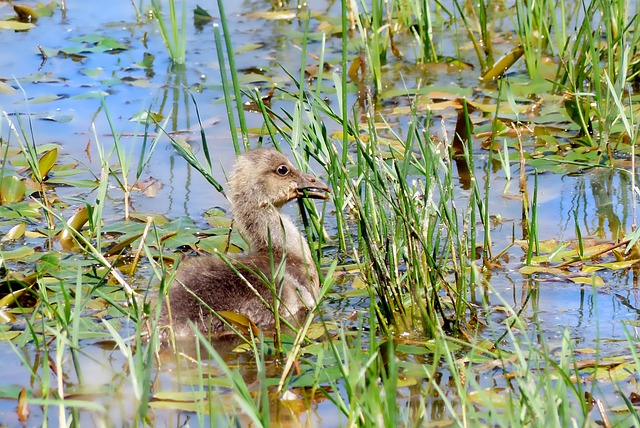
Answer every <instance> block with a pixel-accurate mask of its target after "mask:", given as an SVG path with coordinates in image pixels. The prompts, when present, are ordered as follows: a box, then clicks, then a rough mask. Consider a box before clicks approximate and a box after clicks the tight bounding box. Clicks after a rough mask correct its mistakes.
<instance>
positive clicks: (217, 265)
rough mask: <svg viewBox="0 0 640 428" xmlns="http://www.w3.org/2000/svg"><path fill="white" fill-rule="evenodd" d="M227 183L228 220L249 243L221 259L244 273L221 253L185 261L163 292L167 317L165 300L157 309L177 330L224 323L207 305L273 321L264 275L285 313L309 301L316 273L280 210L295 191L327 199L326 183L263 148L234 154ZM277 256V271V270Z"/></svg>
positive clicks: (217, 328) (219, 327) (218, 328)
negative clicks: (238, 253) (246, 249)
mask: <svg viewBox="0 0 640 428" xmlns="http://www.w3.org/2000/svg"><path fill="white" fill-rule="evenodd" d="M229 189H230V195H231V202H232V211H233V214H234V224H235V226H236V227H237V228H238V231H239V232H240V233H241V234H242V236H243V237H244V238H245V239H246V240H247V242H248V243H249V244H250V247H251V248H250V250H249V252H248V253H247V254H246V255H244V256H240V257H234V258H228V261H229V262H230V263H231V264H232V265H233V267H234V268H235V270H237V271H238V272H239V273H240V274H241V275H242V277H244V279H243V278H242V277H240V276H239V275H238V273H236V271H235V270H234V269H232V268H231V267H229V265H228V264H227V262H225V261H224V260H222V258H221V257H220V256H202V257H194V258H190V259H187V260H186V261H184V262H183V263H182V264H181V265H180V267H179V269H178V273H177V275H176V278H175V280H174V282H173V283H172V285H171V289H170V290H169V307H170V313H171V320H169V312H168V310H167V308H166V305H165V308H164V309H163V320H162V321H163V324H171V325H173V328H174V332H175V334H176V335H177V336H185V335H189V334H192V329H191V327H190V326H189V321H192V322H193V323H195V324H196V326H197V327H198V328H199V329H200V331H202V332H205V333H209V332H210V333H212V334H214V335H215V334H219V333H221V332H223V331H224V330H225V327H224V325H223V323H222V322H221V321H220V320H219V319H218V317H216V316H215V315H214V314H213V313H211V311H210V310H209V309H207V306H209V307H210V308H211V309H213V310H214V311H216V312H218V311H230V312H235V313H239V314H242V315H244V316H246V317H248V318H249V319H251V320H252V321H253V322H254V323H256V324H257V325H263V326H268V325H271V324H273V322H274V316H273V311H272V310H271V309H270V307H273V303H274V298H273V294H272V292H271V291H270V290H269V288H268V287H267V286H266V285H265V278H266V279H267V280H268V281H269V282H271V283H275V284H276V289H277V290H278V292H279V295H280V314H281V315H283V316H285V317H287V316H293V315H295V314H296V313H299V312H300V311H302V310H305V309H307V308H309V307H312V306H313V305H314V304H315V301H316V299H317V296H318V288H319V280H318V273H317V271H316V268H315V265H314V263H313V259H312V258H311V252H310V250H309V246H308V244H307V241H306V240H305V239H304V237H303V236H302V235H301V234H300V232H299V231H298V229H297V228H296V227H295V225H294V224H293V223H292V222H291V220H290V219H289V218H288V217H287V216H285V215H283V214H282V213H280V208H282V206H283V205H284V204H286V203H287V202H290V201H292V200H294V199H297V198H301V197H310V198H321V199H326V198H327V194H326V192H328V191H329V188H328V187H327V185H326V184H325V183H323V182H322V181H320V180H318V179H316V178H315V177H313V176H311V175H310V174H306V173H303V172H301V171H300V170H298V169H297V168H295V167H294V166H293V165H292V164H291V162H289V160H288V159H287V158H286V157H285V156H284V155H282V154H281V153H280V152H278V151H276V150H274V149H264V148H263V149H257V150H253V151H251V152H248V153H246V154H244V155H242V156H241V157H239V158H238V160H237V162H236V164H235V166H234V171H233V174H232V176H231V180H230V181H229ZM283 260H284V266H285V269H284V273H282V271H280V273H279V274H278V273H277V271H278V266H279V265H280V263H281V262H283ZM247 282H249V283H250V284H251V285H252V286H253V287H254V288H255V290H256V291H257V292H258V293H259V294H260V295H261V296H262V297H263V299H264V300H265V301H266V302H267V303H268V305H265V303H264V302H262V301H261V299H260V298H259V297H258V296H257V295H256V292H255V291H254V290H252V289H251V287H250V286H249V285H248V284H247ZM188 290H190V291H191V292H189V291H188ZM191 293H194V294H195V295H197V296H198V297H199V298H200V299H202V301H203V302H204V303H205V304H206V306H205V305H203V304H202V303H200V302H199V301H198V300H197V299H196V298H195V297H194V296H193V295H192V294H191Z"/></svg>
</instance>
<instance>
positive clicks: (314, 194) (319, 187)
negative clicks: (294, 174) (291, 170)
mask: <svg viewBox="0 0 640 428" xmlns="http://www.w3.org/2000/svg"><path fill="white" fill-rule="evenodd" d="M297 184H298V188H297V193H298V195H297V196H298V198H312V199H329V195H328V194H327V192H330V191H331V190H330V189H329V186H327V185H326V184H325V183H324V182H323V181H322V180H319V179H317V178H316V177H314V176H313V175H311V174H306V173H303V172H301V173H300V177H299V178H298V182H297Z"/></svg>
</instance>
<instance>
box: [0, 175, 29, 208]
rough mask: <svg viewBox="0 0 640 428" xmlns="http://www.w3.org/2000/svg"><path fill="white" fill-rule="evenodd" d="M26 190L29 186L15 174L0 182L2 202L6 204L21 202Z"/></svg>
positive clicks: (0, 200) (0, 199) (0, 198)
mask: <svg viewBox="0 0 640 428" xmlns="http://www.w3.org/2000/svg"><path fill="white" fill-rule="evenodd" d="M26 191H27V186H26V185H25V184H24V182H23V181H22V180H21V179H20V178H18V177H16V176H14V175H10V176H8V177H4V178H3V179H2V183H0V203H1V204H2V205H6V204H10V203H14V202H19V201H21V200H22V198H24V195H25V193H26Z"/></svg>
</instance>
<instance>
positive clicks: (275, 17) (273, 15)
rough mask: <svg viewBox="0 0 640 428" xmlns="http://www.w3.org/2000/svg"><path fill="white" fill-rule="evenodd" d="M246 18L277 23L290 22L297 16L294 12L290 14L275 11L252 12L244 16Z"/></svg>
mask: <svg viewBox="0 0 640 428" xmlns="http://www.w3.org/2000/svg"><path fill="white" fill-rule="evenodd" d="M245 16H246V17H247V18H254V19H256V18H260V19H266V20H267V21H279V20H286V21H288V20H291V19H295V17H296V16H298V14H297V13H296V12H291V11H288V10H275V11H265V12H252V13H247V14H246V15H245Z"/></svg>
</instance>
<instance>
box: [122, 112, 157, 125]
mask: <svg viewBox="0 0 640 428" xmlns="http://www.w3.org/2000/svg"><path fill="white" fill-rule="evenodd" d="M163 119H164V116H163V115H161V114H160V113H156V112H153V111H150V110H142V111H140V112H138V113H136V114H134V115H133V116H132V117H131V119H129V121H130V122H138V123H147V122H149V123H153V122H154V121H156V122H162V120H163Z"/></svg>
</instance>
